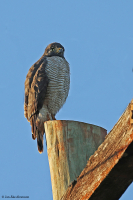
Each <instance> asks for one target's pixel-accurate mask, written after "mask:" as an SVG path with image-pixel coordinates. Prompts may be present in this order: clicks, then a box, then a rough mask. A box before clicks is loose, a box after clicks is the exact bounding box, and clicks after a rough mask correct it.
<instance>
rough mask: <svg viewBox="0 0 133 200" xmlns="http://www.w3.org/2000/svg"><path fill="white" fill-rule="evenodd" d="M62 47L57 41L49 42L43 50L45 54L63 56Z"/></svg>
mask: <svg viewBox="0 0 133 200" xmlns="http://www.w3.org/2000/svg"><path fill="white" fill-rule="evenodd" d="M64 51H65V49H64V47H63V46H62V45H61V44H60V43H57V42H54V43H51V44H49V45H48V46H47V47H46V49H45V52H44V55H45V56H48V57H51V56H60V57H63V58H64Z"/></svg>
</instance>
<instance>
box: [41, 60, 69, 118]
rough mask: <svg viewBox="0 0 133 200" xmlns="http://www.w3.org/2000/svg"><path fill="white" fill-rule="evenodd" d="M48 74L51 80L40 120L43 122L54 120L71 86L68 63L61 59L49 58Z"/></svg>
mask: <svg viewBox="0 0 133 200" xmlns="http://www.w3.org/2000/svg"><path fill="white" fill-rule="evenodd" d="M45 70H46V73H47V76H48V79H49V84H48V88H47V94H46V97H45V99H44V103H43V106H42V108H41V109H40V111H39V115H38V119H39V120H41V121H46V120H48V119H47V118H48V116H49V119H51V120H52V116H51V115H56V113H57V112H58V111H59V110H60V108H61V107H62V106H63V104H64V103H65V101H66V98H67V96H68V92H69V86H70V70H69V64H68V62H67V61H66V60H65V59H64V58H61V57H58V56H52V57H47V66H46V69H45Z"/></svg>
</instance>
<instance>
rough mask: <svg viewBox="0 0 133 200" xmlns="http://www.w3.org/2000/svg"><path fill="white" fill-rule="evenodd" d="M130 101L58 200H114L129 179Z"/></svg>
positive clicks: (132, 166)
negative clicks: (78, 174)
mask: <svg viewBox="0 0 133 200" xmlns="http://www.w3.org/2000/svg"><path fill="white" fill-rule="evenodd" d="M132 105H133V101H132V102H131V103H130V104H129V105H128V107H127V109H126V110H125V112H124V113H123V115H122V116H121V117H120V119H119V120H118V122H117V123H116V124H115V126H114V127H113V129H112V130H111V131H110V133H109V134H108V135H107V136H106V139H105V141H104V142H103V143H102V144H101V145H100V146H99V148H98V150H97V151H96V152H95V153H94V154H93V155H92V156H91V157H90V159H89V161H88V163H87V165H86V167H85V168H84V170H83V171H82V172H81V174H80V176H79V177H78V178H77V179H76V180H75V181H73V183H72V184H71V185H70V186H69V187H68V189H67V192H66V193H65V195H63V197H62V198H61V200H88V199H89V200H101V199H102V200H107V199H108V200H118V199H119V198H120V196H121V195H122V194H123V193H124V191H125V190H126V188H127V187H128V186H129V185H130V183H131V182H132V181H133V125H132V123H133V114H132V113H133V112H132V110H133V106H132Z"/></svg>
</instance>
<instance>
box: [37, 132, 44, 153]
mask: <svg viewBox="0 0 133 200" xmlns="http://www.w3.org/2000/svg"><path fill="white" fill-rule="evenodd" d="M37 147H38V151H39V153H42V152H43V133H42V132H40V131H37Z"/></svg>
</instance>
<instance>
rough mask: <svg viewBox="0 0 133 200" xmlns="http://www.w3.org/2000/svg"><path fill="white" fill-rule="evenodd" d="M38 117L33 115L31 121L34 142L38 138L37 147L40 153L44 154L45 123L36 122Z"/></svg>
mask: <svg viewBox="0 0 133 200" xmlns="http://www.w3.org/2000/svg"><path fill="white" fill-rule="evenodd" d="M36 119H37V116H35V115H33V116H32V117H31V120H30V124H31V130H32V138H33V140H35V139H36V137H37V146H38V151H39V153H42V152H43V135H44V123H43V122H41V121H38V120H36Z"/></svg>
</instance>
